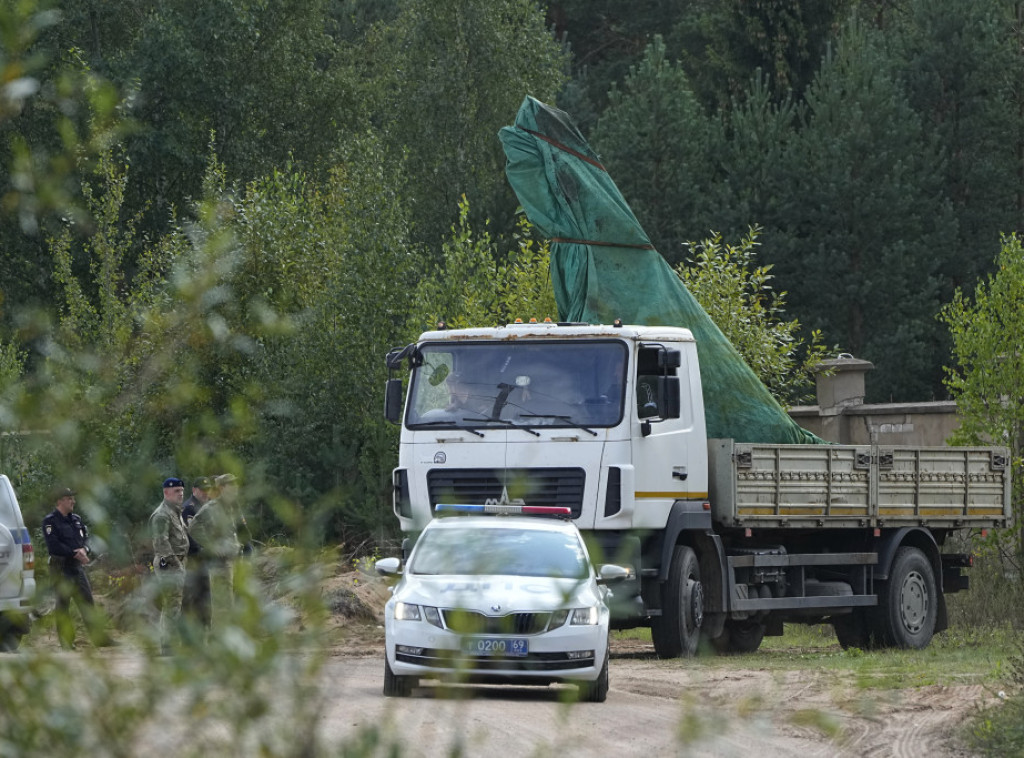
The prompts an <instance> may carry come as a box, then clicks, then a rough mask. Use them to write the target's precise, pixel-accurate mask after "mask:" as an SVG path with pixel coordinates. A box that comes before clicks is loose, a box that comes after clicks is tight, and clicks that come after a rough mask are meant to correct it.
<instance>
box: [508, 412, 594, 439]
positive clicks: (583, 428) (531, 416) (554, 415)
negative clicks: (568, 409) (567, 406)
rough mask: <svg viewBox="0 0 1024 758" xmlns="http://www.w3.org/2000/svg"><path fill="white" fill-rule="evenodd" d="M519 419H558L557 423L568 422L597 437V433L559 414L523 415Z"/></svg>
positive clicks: (570, 417) (569, 417)
mask: <svg viewBox="0 0 1024 758" xmlns="http://www.w3.org/2000/svg"><path fill="white" fill-rule="evenodd" d="M520 418H554V419H558V420H559V421H568V422H569V424H570V426H575V427H576V428H577V429H581V430H582V431H584V432H586V433H587V434H592V435H593V436H595V437H596V436H597V432H595V431H594V430H593V429H589V428H587V427H585V426H583V425H582V424H580V423H579V422H578V421H573V418H572V416H566V415H564V414H561V413H523V414H521V415H520Z"/></svg>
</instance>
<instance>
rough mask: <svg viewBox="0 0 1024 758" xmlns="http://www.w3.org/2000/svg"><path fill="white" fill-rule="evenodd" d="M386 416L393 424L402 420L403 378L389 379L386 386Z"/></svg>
mask: <svg viewBox="0 0 1024 758" xmlns="http://www.w3.org/2000/svg"><path fill="white" fill-rule="evenodd" d="M384 418H386V419H387V420H388V421H390V422H391V423H392V424H397V423H399V422H400V421H401V420H402V380H401V379H388V382H387V384H386V385H385V386H384Z"/></svg>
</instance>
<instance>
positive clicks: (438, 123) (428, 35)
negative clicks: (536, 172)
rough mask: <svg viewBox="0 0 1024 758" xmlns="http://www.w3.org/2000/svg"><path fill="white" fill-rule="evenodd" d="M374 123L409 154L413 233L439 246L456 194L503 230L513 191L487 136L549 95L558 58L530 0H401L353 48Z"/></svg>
mask: <svg viewBox="0 0 1024 758" xmlns="http://www.w3.org/2000/svg"><path fill="white" fill-rule="evenodd" d="M360 54H361V55H362V56H363V60H362V61H361V65H360V70H361V71H362V72H364V76H365V77H366V78H367V80H368V84H367V87H366V90H367V96H368V97H369V98H370V100H371V102H372V105H370V106H369V107H370V110H371V112H372V113H373V120H374V122H375V123H376V124H378V125H379V126H380V127H381V128H382V134H383V139H384V140H385V143H386V144H387V145H388V147H389V152H391V153H398V152H399V151H406V152H407V156H408V157H407V161H408V163H407V166H408V176H409V185H408V187H407V191H408V197H409V198H411V199H412V200H413V202H412V203H411V204H410V207H411V208H412V213H413V217H412V222H413V232H414V235H415V239H417V240H419V241H421V242H423V243H426V244H427V245H429V246H430V247H431V249H432V250H433V251H435V253H436V251H438V250H439V247H440V244H439V243H440V240H441V239H442V238H443V237H444V236H445V235H446V234H447V232H448V229H449V228H450V227H451V225H452V224H453V223H455V222H456V216H455V214H456V208H457V206H458V202H459V198H460V197H461V196H462V195H466V196H467V197H471V198H473V201H474V203H475V206H474V208H475V210H474V218H473V221H474V224H476V225H480V224H482V223H483V222H484V220H485V219H492V220H493V221H494V222H495V223H496V224H497V225H498V227H499V230H502V231H504V230H510V229H511V228H512V226H513V223H512V209H514V208H515V200H514V196H513V194H512V192H511V190H510V189H509V187H508V185H507V183H506V182H505V178H504V171H503V169H504V165H505V158H504V154H503V153H502V150H501V145H500V143H499V142H498V140H497V139H496V137H495V135H496V134H497V132H498V130H499V129H500V128H501V127H503V126H505V125H507V124H508V123H510V122H511V121H512V119H513V118H514V116H515V113H516V109H517V108H518V107H519V104H520V103H521V102H522V99H523V96H524V95H526V94H531V95H533V96H535V97H537V98H539V99H541V100H546V101H551V100H553V99H554V95H555V93H556V92H557V91H558V89H559V87H560V86H561V84H562V81H563V76H564V75H563V73H562V69H563V66H564V64H565V57H564V53H563V50H562V48H561V46H560V45H559V44H558V43H557V42H556V41H555V40H554V39H553V37H552V35H551V33H550V31H549V30H548V29H547V28H546V26H545V23H544V14H543V12H542V11H541V10H540V9H539V8H538V7H537V4H536V3H535V2H533V0H403V2H402V3H401V11H400V13H399V15H398V16H397V18H396V19H395V21H394V22H393V23H389V24H386V25H385V24H382V25H379V26H377V27H375V29H374V30H373V32H372V33H370V34H369V35H368V37H367V40H366V43H365V45H364V46H363V47H362V48H361V49H360Z"/></svg>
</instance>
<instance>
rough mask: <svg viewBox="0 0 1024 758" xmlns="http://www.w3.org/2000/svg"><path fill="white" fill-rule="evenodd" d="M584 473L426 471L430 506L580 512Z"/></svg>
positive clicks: (575, 470)
mask: <svg viewBox="0 0 1024 758" xmlns="http://www.w3.org/2000/svg"><path fill="white" fill-rule="evenodd" d="M585 484H586V474H585V472H584V471H583V469H581V468H529V469H492V468H481V469H433V470H432V471H430V472H428V474H427V487H428V489H429V491H430V502H431V505H436V504H437V503H457V504H481V505H488V504H498V503H518V502H521V503H523V504H524V505H548V506H561V507H565V508H569V509H570V511H572V518H579V516H580V514H581V513H582V512H583V488H584V485H585Z"/></svg>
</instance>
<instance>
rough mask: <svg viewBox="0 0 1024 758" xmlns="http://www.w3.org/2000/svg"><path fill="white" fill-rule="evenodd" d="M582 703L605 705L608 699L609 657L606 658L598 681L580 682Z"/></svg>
mask: <svg viewBox="0 0 1024 758" xmlns="http://www.w3.org/2000/svg"><path fill="white" fill-rule="evenodd" d="M579 690H580V692H579V695H580V702H584V703H603V702H604V701H605V700H607V699H608V656H607V655H606V656H605V658H604V666H602V667H601V673H600V674H599V675H598V677H597V679H595V680H594V681H592V682H580V684H579Z"/></svg>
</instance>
